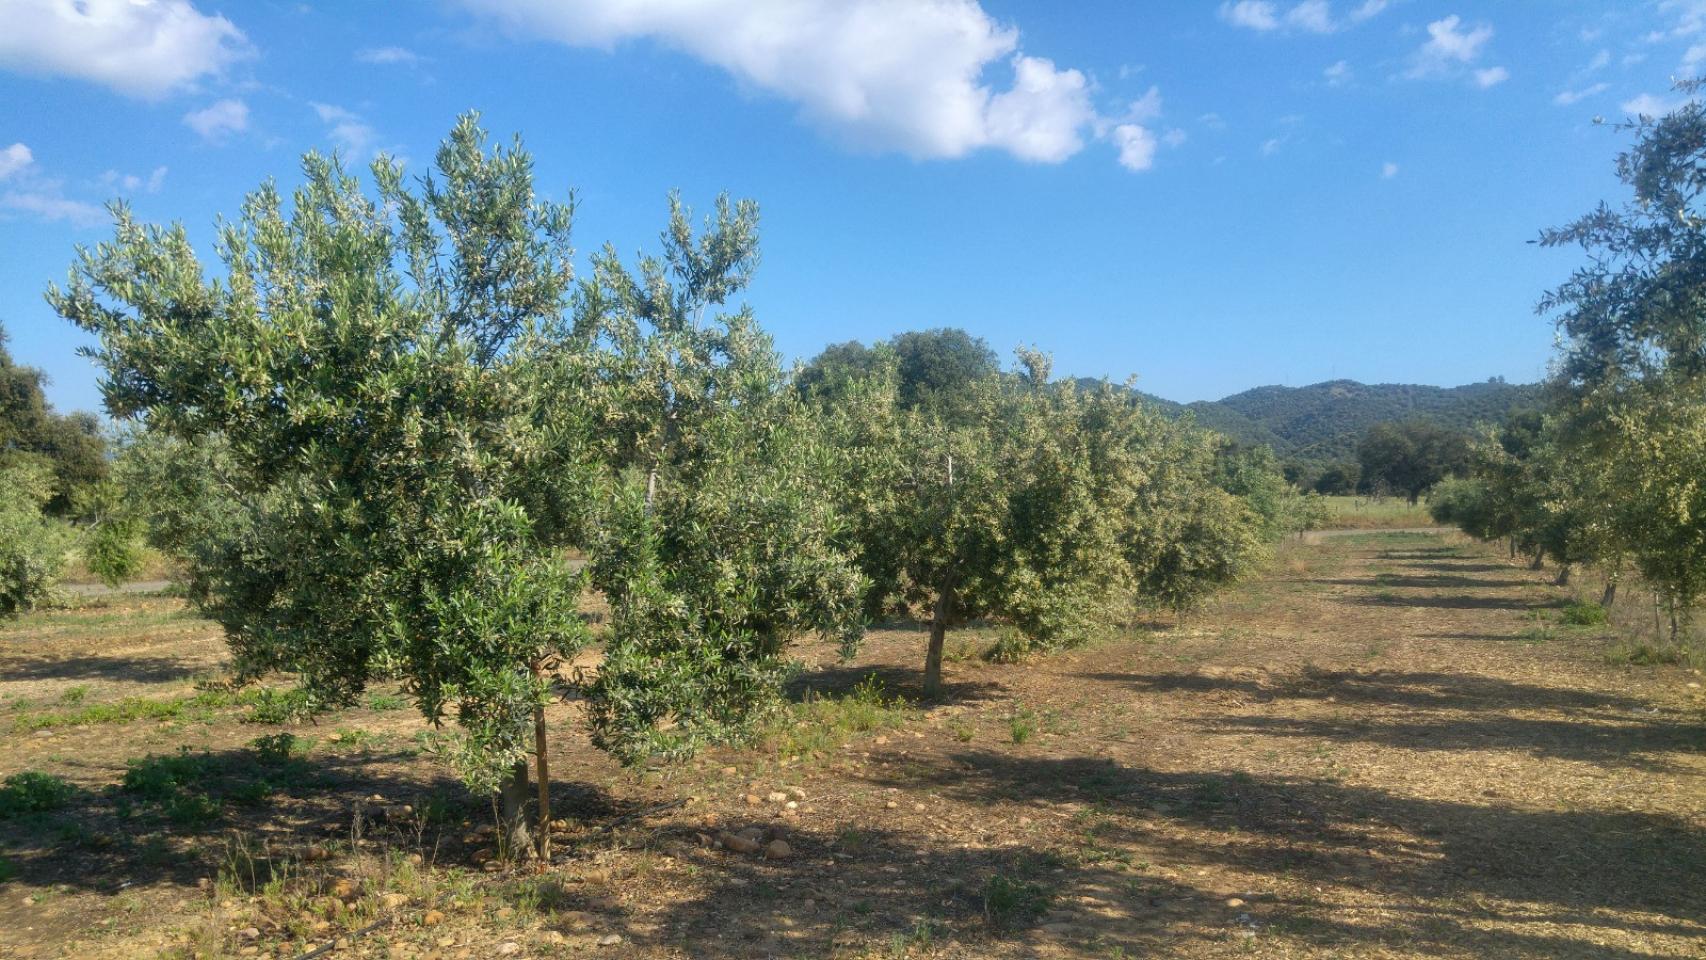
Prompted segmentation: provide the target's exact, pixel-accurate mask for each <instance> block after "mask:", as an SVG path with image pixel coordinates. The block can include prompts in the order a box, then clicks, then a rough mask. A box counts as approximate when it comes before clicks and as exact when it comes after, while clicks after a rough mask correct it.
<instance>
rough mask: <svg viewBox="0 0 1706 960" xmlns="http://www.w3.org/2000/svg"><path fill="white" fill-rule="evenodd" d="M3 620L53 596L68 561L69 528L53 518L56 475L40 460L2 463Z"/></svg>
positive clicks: (0, 584)
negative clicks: (50, 509) (50, 506)
mask: <svg viewBox="0 0 1706 960" xmlns="http://www.w3.org/2000/svg"><path fill="white" fill-rule="evenodd" d="M0 491H4V493H3V494H0V619H5V618H8V617H14V616H17V615H18V614H20V613H23V612H25V611H27V610H30V609H31V608H33V607H36V606H38V605H40V604H41V603H43V602H44V601H46V600H48V599H49V598H50V597H52V595H53V583H54V580H55V579H56V578H57V577H58V575H59V571H60V569H61V568H62V567H64V565H65V553H66V550H67V549H68V548H69V547H70V545H71V544H70V540H71V536H70V531H69V529H68V528H67V527H66V526H65V525H64V524H63V523H60V522H58V521H56V520H55V519H54V518H52V517H50V516H48V515H47V514H46V513H45V511H44V508H45V507H46V506H47V504H48V503H49V502H51V501H52V499H53V493H54V477H53V474H52V472H51V471H50V470H49V468H48V467H47V466H46V465H45V464H42V463H39V462H31V461H23V462H10V463H8V462H4V461H0Z"/></svg>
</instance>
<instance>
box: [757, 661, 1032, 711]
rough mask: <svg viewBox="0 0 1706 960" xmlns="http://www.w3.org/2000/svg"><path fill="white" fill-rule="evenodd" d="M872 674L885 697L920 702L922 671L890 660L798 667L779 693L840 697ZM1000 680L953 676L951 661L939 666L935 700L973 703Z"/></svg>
mask: <svg viewBox="0 0 1706 960" xmlns="http://www.w3.org/2000/svg"><path fill="white" fill-rule="evenodd" d="M872 677H875V678H876V681H877V683H878V684H879V687H880V689H881V690H882V692H883V694H884V696H886V697H899V698H900V699H902V700H905V701H907V702H909V703H922V702H924V672H923V671H922V670H921V669H916V668H911V667H901V666H895V665H892V664H834V665H829V666H822V667H815V668H812V669H808V670H805V671H802V672H801V673H800V674H799V676H796V677H795V678H793V679H792V680H791V681H789V683H788V684H787V686H786V687H785V688H783V694H784V695H785V696H786V697H787V698H788V699H789V700H792V701H795V702H798V701H800V700H804V699H806V697H807V696H818V697H822V696H834V697H843V696H846V695H848V694H849V693H851V692H852V691H853V689H854V688H855V687H858V686H859V685H860V684H863V683H867V682H869V681H870V680H871V678H872ZM1006 689H1007V688H1006V687H1005V686H1003V685H1002V684H1001V683H999V682H997V681H992V680H962V679H957V678H955V677H954V672H953V665H952V664H947V665H945V666H944V668H943V682H942V695H941V696H940V697H938V698H937V699H936V701H935V702H939V703H975V702H978V701H980V700H990V699H995V698H998V697H999V696H1000V695H1001V694H1003V693H1004V692H1005V691H1006Z"/></svg>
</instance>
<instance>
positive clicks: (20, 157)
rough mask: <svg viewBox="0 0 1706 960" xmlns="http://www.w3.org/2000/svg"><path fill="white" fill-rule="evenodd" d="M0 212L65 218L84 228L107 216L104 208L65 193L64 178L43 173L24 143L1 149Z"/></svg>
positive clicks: (33, 154) (39, 217) (61, 219)
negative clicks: (75, 198)
mask: <svg viewBox="0 0 1706 960" xmlns="http://www.w3.org/2000/svg"><path fill="white" fill-rule="evenodd" d="M0 184H3V185H4V186H0V214H6V213H11V214H24V215H27V216H29V217H31V218H33V219H36V220H43V221H48V222H57V221H65V222H68V223H71V224H73V225H74V226H79V227H86V226H93V225H95V224H98V223H101V222H102V221H104V220H105V219H106V211H104V210H102V209H101V208H100V207H97V206H95V205H94V204H92V203H84V202H83V201H81V200H73V199H71V198H69V197H67V196H66V195H65V181H63V180H59V179H54V178H50V177H47V176H44V175H43V174H42V173H41V170H40V167H39V165H38V164H37V163H36V158H35V153H34V151H32V150H31V149H30V148H29V147H28V146H27V145H25V144H23V143H14V144H12V145H11V146H9V147H7V148H5V149H4V150H0Z"/></svg>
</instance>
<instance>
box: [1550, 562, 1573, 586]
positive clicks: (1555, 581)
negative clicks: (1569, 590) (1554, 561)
mask: <svg viewBox="0 0 1706 960" xmlns="http://www.w3.org/2000/svg"><path fill="white" fill-rule="evenodd" d="M1552 585H1553V586H1555V587H1567V586H1569V585H1570V565H1569V564H1567V563H1565V564H1560V565H1559V566H1558V575H1557V576H1556V577H1553V578H1552Z"/></svg>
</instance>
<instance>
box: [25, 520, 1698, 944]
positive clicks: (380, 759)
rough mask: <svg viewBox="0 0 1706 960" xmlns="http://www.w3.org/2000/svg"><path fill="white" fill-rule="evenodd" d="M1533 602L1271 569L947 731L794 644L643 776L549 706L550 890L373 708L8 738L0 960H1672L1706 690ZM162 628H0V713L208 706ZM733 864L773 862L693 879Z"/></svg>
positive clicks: (1375, 572)
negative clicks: (789, 671) (727, 739)
mask: <svg viewBox="0 0 1706 960" xmlns="http://www.w3.org/2000/svg"><path fill="white" fill-rule="evenodd" d="M1547 577H1548V574H1546V573H1532V572H1529V571H1527V570H1525V569H1523V568H1522V567H1521V566H1520V565H1512V564H1510V563H1509V562H1507V561H1506V560H1505V559H1504V558H1502V557H1499V556H1497V555H1496V554H1495V553H1494V552H1493V551H1491V550H1490V549H1489V548H1485V547H1482V546H1480V545H1476V544H1472V543H1468V542H1465V541H1462V540H1461V539H1460V538H1450V537H1440V536H1413V535H1402V534H1391V533H1371V534H1362V535H1352V536H1343V537H1336V538H1329V539H1326V540H1324V541H1323V542H1321V543H1319V544H1292V545H1287V546H1286V547H1285V548H1284V549H1283V550H1282V552H1281V555H1280V557H1279V558H1278V559H1277V561H1276V563H1275V565H1274V568H1273V571H1272V574H1271V575H1270V576H1269V577H1268V578H1266V579H1265V580H1263V581H1261V582H1258V583H1255V584H1252V585H1250V586H1249V587H1248V588H1247V589H1244V590H1240V591H1238V592H1236V593H1234V594H1231V595H1229V596H1228V597H1226V598H1225V599H1224V600H1223V601H1221V602H1220V603H1219V604H1218V605H1217V607H1216V608H1214V609H1211V610H1207V611H1203V612H1201V613H1199V614H1197V615H1195V616H1193V617H1192V618H1191V619H1190V620H1188V621H1187V622H1185V623H1184V624H1182V625H1178V626H1174V627H1156V628H1154V629H1152V630H1150V631H1147V632H1145V633H1142V634H1134V635H1133V636H1132V637H1130V638H1128V639H1124V640H1111V641H1107V642H1103V643H1100V644H1098V645H1096V646H1095V647H1092V648H1086V649H1082V650H1078V651H1071V652H1068V653H1065V654H1061V655H1057V656H1054V657H1051V658H1043V659H1037V660H1032V661H1030V662H1028V663H1026V664H1023V665H1018V666H1003V665H999V664H992V663H989V662H987V661H984V660H981V659H979V658H965V659H961V660H957V661H955V662H953V663H951V664H949V668H948V680H949V682H950V690H951V697H950V698H949V700H948V701H947V702H946V703H944V704H940V705H933V706H919V705H915V703H914V702H910V701H913V700H914V698H915V696H916V682H917V671H918V667H919V661H920V659H921V656H922V647H923V634H922V632H921V631H920V630H917V629H914V628H911V627H909V626H903V627H902V628H897V629H887V630H883V631H879V632H877V633H876V634H874V635H873V636H872V638H871V641H870V643H868V644H867V646H866V648H865V650H864V651H863V652H862V653H861V655H860V657H859V658H858V660H857V662H855V663H853V664H840V663H838V662H837V661H836V660H835V658H834V656H833V653H832V651H831V650H830V649H829V648H827V647H824V648H816V647H813V648H809V649H808V650H807V651H806V654H807V656H808V659H809V660H811V661H812V664H811V666H810V667H809V668H808V670H807V672H806V673H805V674H804V676H803V677H802V680H801V683H800V685H799V688H798V690H797V691H796V694H797V696H798V698H799V699H798V702H797V704H796V705H795V706H793V707H792V708H790V710H789V712H788V713H787V715H786V717H785V719H784V720H782V721H779V722H778V723H777V724H776V725H773V726H772V727H770V728H769V729H768V730H767V731H766V733H765V735H764V736H763V737H761V738H760V740H759V741H758V742H756V743H754V744H753V745H751V746H749V747H744V748H729V749H723V750H717V751H713V752H712V753H710V754H708V755H705V756H702V757H700V758H699V759H697V760H695V761H693V762H691V763H688V764H685V765H682V766H679V767H670V768H662V769H657V770H650V771H623V770H620V769H618V768H616V767H615V766H614V765H613V764H612V763H611V762H610V760H609V759H608V758H607V757H604V756H602V755H600V754H598V753H597V752H596V751H593V750H592V749H591V748H590V747H588V746H587V745H586V744H585V743H584V741H583V740H582V739H580V736H579V734H578V733H577V729H578V728H577V721H578V718H577V709H578V708H577V707H576V706H575V705H574V704H573V703H560V704H557V705H555V706H554V707H553V708H552V710H551V718H552V721H553V723H554V727H555V729H556V730H557V731H558V744H557V747H556V748H555V749H554V755H553V757H552V767H553V770H554V771H556V773H557V775H558V777H559V778H560V783H559V786H558V796H559V798H560V811H561V815H562V816H563V817H564V818H565V819H564V821H563V822H562V824H561V825H560V830H559V842H558V848H559V851H560V853H559V856H558V858H557V862H556V863H554V864H553V865H552V866H551V867H550V868H549V869H548V870H547V871H545V872H543V873H540V874H534V873H531V872H528V871H518V872H515V873H509V872H505V871H501V870H500V871H496V872H491V871H489V870H488V869H486V868H485V867H484V866H483V863H484V861H485V860H486V858H487V857H489V854H490V848H491V839H490V836H489V834H488V833H487V832H486V831H485V830H484V829H483V825H484V824H485V823H487V822H489V812H488V811H486V810H485V809H484V806H483V804H481V803H480V802H477V801H471V800H469V799H468V798H466V797H465V796H464V795H463V794H462V793H461V792H460V790H459V789H458V788H457V787H456V785H455V784H454V783H452V782H451V781H450V780H449V778H448V777H447V776H446V775H445V772H444V770H443V769H442V768H441V767H440V766H439V765H437V763H436V762H435V761H434V760H433V759H432V757H431V756H430V755H429V754H427V753H425V752H423V751H422V749H421V747H422V745H423V743H425V742H426V741H423V740H419V739H417V736H418V735H419V734H421V733H422V732H423V731H424V729H425V728H424V726H423V725H422V724H421V723H420V722H419V720H418V719H417V718H416V717H415V715H414V713H413V711H412V710H399V709H395V703H394V701H393V700H392V699H389V698H388V697H387V696H386V694H388V691H379V693H380V694H381V696H380V697H379V698H377V699H375V700H371V701H369V702H367V703H365V704H364V705H363V707H362V708H360V709H356V710H352V711H349V712H347V713H344V714H341V715H338V716H336V717H331V718H324V719H322V721H321V722H320V724H319V725H318V726H294V727H272V726H267V725H264V724H262V725H257V724H254V723H244V722H242V721H243V720H244V718H245V713H246V709H247V708H245V707H244V706H242V705H240V704H233V705H230V706H212V707H209V708H208V709H207V710H206V711H205V712H202V711H198V712H196V715H195V716H193V717H191V716H178V717H168V718H164V719H160V718H148V719H135V720H115V721H112V722H107V723H89V724H86V725H82V726H56V727H52V728H49V729H48V730H47V731H46V735H41V736H38V735H36V734H33V733H32V734H29V735H23V736H19V735H9V736H7V737H6V738H5V739H4V740H3V741H0V777H4V776H6V775H10V774H15V773H18V772H20V771H23V770H34V771H40V772H42V773H46V774H51V775H54V776H58V777H61V778H62V779H63V780H64V781H65V782H66V783H67V784H68V786H69V790H70V791H71V792H70V793H69V794H67V795H66V796H65V797H64V798H63V799H64V801H65V802H64V803H63V805H62V806H59V807H58V808H56V809H51V810H41V811H33V812H28V813H25V814H22V815H16V816H13V817H11V818H10V819H6V820H0V859H3V860H4V861H5V864H6V865H5V866H4V867H0V876H6V871H8V870H9V871H10V874H11V879H10V880H9V881H5V882H0V955H3V956H8V957H10V956H35V957H48V956H66V957H129V956H138V955H145V956H152V955H164V956H172V957H182V958H188V957H193V956H203V957H215V956H228V955H236V956H244V955H259V956H284V957H288V956H294V955H295V954H296V953H297V952H300V951H302V950H304V949H307V948H309V947H311V946H313V945H316V944H321V943H326V942H330V941H331V940H332V939H333V938H336V937H340V936H341V937H344V938H346V941H345V945H344V946H343V947H341V948H339V949H338V950H336V951H335V952H334V953H333V954H332V956H336V957H351V956H356V957H423V958H424V957H429V956H438V957H445V958H453V957H458V956H470V957H486V956H494V955H500V954H499V953H498V951H499V950H500V948H502V945H503V944H506V943H513V944H515V945H516V946H515V951H514V953H513V955H514V956H520V957H552V956H564V957H567V956H579V955H582V954H591V955H597V956H601V957H602V956H609V957H621V958H630V957H633V958H642V957H643V958H654V957H659V958H661V957H706V958H737V957H739V958H745V957H755V958H756V957H825V958H827V957H835V958H855V957H871V958H875V957H914V958H926V957H944V958H946V957H953V958H984V957H998V958H1009V957H1010V958H1020V957H1027V958H1028V957H1098V958H1113V957H1136V956H1158V957H1159V956H1176V957H1218V956H1263V957H1310V958H1314V957H1320V958H1326V957H1347V958H1364V957H1367V958H1375V957H1462V958H1471V957H1477V958H1478V957H1490V956H1496V957H1534V958H1541V957H1548V958H1550V957H1609V958H1617V960H1636V958H1649V957H1671V956H1674V957H1690V956H1698V955H1699V944H1700V943H1701V942H1706V906H1703V903H1702V901H1701V899H1700V896H1699V891H1700V890H1701V889H1702V888H1703V887H1706V791H1703V790H1701V789H1700V784H1701V783H1702V782H1706V699H1703V696H1702V692H1701V689H1700V686H1699V684H1700V683H1701V679H1702V678H1701V677H1700V675H1699V673H1698V672H1696V671H1693V670H1691V669H1690V668H1688V667H1687V666H1682V665H1658V666H1636V665H1630V664H1626V663H1625V664H1616V663H1609V662H1607V653H1608V651H1611V650H1614V649H1615V648H1616V647H1617V646H1618V645H1619V644H1620V643H1625V642H1627V641H1628V639H1629V637H1628V636H1627V635H1624V636H1620V635H1619V634H1618V632H1617V631H1619V630H1623V629H1625V627H1623V626H1620V625H1619V622H1618V619H1617V615H1618V614H1617V611H1614V617H1613V623H1612V625H1610V626H1594V625H1590V626H1575V625H1572V624H1570V623H1568V622H1567V621H1566V618H1565V617H1563V616H1562V615H1561V614H1560V613H1559V611H1560V610H1561V609H1562V607H1563V605H1564V604H1565V603H1566V602H1567V601H1568V600H1569V599H1571V596H1572V595H1571V594H1570V593H1568V592H1566V591H1563V590H1560V589H1558V588H1554V587H1552V586H1550V585H1549V584H1548V583H1547V582H1546V581H1547ZM1581 589H1582V590H1583V595H1587V596H1590V597H1591V596H1597V588H1593V587H1592V585H1591V583H1590V584H1584V586H1583V587H1582V588H1581ZM169 603H171V601H161V600H158V599H156V600H146V601H144V600H136V601H125V602H123V603H120V604H118V605H115V606H108V607H104V608H101V610H99V611H91V610H83V611H64V612H62V613H59V614H48V615H44V616H42V617H38V618H34V619H32V620H31V621H29V622H28V623H27V624H25V625H23V626H20V627H15V628H12V629H9V630H7V631H5V632H4V633H0V714H3V713H4V712H5V711H7V710H8V709H10V710H12V711H13V715H25V714H28V713H30V712H32V711H36V712H39V711H42V710H49V709H51V710H57V711H66V710H71V709H83V708H84V706H85V705H87V704H96V703H108V702H118V701H119V700H121V699H122V698H123V697H125V696H132V697H134V696H147V697H151V698H155V699H162V700H165V699H170V698H174V697H185V696H194V695H195V687H194V685H193V684H192V682H191V678H192V677H193V676H195V675H196V674H199V673H203V672H207V671H210V670H215V669H217V668H218V665H219V661H220V656H221V655H220V647H219V645H218V643H217V641H216V639H215V638H214V637H213V635H212V632H211V631H209V630H207V629H206V628H205V625H199V626H196V628H195V629H189V627H190V626H194V625H196V624H197V622H196V621H189V623H188V624H187V625H186V623H184V622H183V621H179V620H175V619H172V618H171V617H170V616H168V612H169V610H170V608H169V607H163V606H160V605H159V604H169ZM126 611H128V613H127V612H126ZM125 616H134V617H136V618H137V628H136V630H135V633H134V634H130V633H127V632H126V630H125V629H123V628H122V620H123V618H124V617H125ZM59 618H66V620H64V621H62V620H61V619H59ZM114 618H117V619H116V620H115V619H114ZM71 620H75V621H76V622H75V623H71V622H69V621H71ZM873 675H875V676H876V677H877V680H876V681H874V682H873V681H872V680H870V678H871V677H872V676H873ZM1691 685H1692V686H1691ZM79 687H81V688H83V692H82V693H81V694H77V695H76V696H77V697H78V698H79V699H78V703H76V704H64V703H61V702H59V701H60V700H62V699H63V698H64V697H66V696H67V691H69V690H72V689H75V688H79ZM808 688H809V689H810V690H811V693H810V695H809V696H808V695H806V694H805V692H804V691H805V690H806V689H808ZM20 699H22V700H28V701H30V703H29V704H26V705H24V706H23V707H18V706H16V704H17V701H18V700H20ZM8 702H10V703H12V704H13V706H12V707H10V708H8V707H7V706H6V704H7V703H8ZM5 719H6V717H5V716H3V715H0V721H4V720H5ZM279 732H287V733H290V734H291V737H290V738H289V739H288V740H283V739H273V740H271V741H265V742H261V743H257V742H256V738H257V737H261V736H267V735H272V734H276V733H279ZM334 734H336V735H337V736H336V737H334V736H333V735H334ZM180 746H183V747H188V748H190V753H189V754H188V755H186V756H187V757H188V758H189V759H186V760H181V761H179V760H172V761H160V760H158V759H157V760H155V761H152V765H151V766H148V767H147V768H146V770H145V773H144V774H137V775H132V776H131V777H130V778H129V780H127V771H129V770H132V769H135V767H134V766H133V765H132V762H133V761H138V760H141V759H142V758H144V757H145V756H146V755H148V754H154V755H155V757H156V758H159V757H172V756H175V755H176V754H177V750H178V748H179V747H180ZM281 770H282V771H285V773H284V775H279V774H278V773H277V772H276V771H281ZM161 771H164V772H161ZM195 771H200V772H201V773H202V774H203V776H200V777H199V778H198V777H190V776H179V774H186V773H190V772H195ZM268 771H275V772H273V773H269V772H268ZM125 783H131V788H129V789H127V788H126V787H125V786H124V784H125ZM179 794H182V795H184V796H187V797H189V799H184V800H180V801H174V800H173V799H172V798H173V797H174V796H177V795H179ZM773 796H774V797H777V798H779V799H772V797H773ZM198 797H199V798H200V799H196V798H198ZM56 802H57V801H56ZM174 802H175V803H178V804H179V805H180V806H181V808H182V809H183V810H184V811H185V812H186V813H185V816H184V817H183V818H181V819H180V820H177V821H175V820H174V819H173V817H172V816H171V810H172V809H176V808H174V807H171V804H172V803H174ZM790 804H791V806H790ZM202 817H206V818H207V819H205V820H203V819H199V818H202ZM742 828H752V829H753V830H754V831H755V832H756V833H757V835H759V836H761V837H762V838H763V839H764V841H765V842H769V841H770V840H771V839H775V838H780V839H783V840H784V842H785V843H786V844H787V845H788V846H789V847H790V848H791V852H790V855H789V856H787V857H785V858H783V859H764V858H761V857H758V856H755V855H744V854H739V853H736V852H734V850H733V849H729V848H727V847H726V846H723V845H719V843H718V838H719V837H720V836H722V835H723V834H724V832H725V831H728V832H734V831H739V830H741V829H742ZM246 951H247V952H246Z"/></svg>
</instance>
